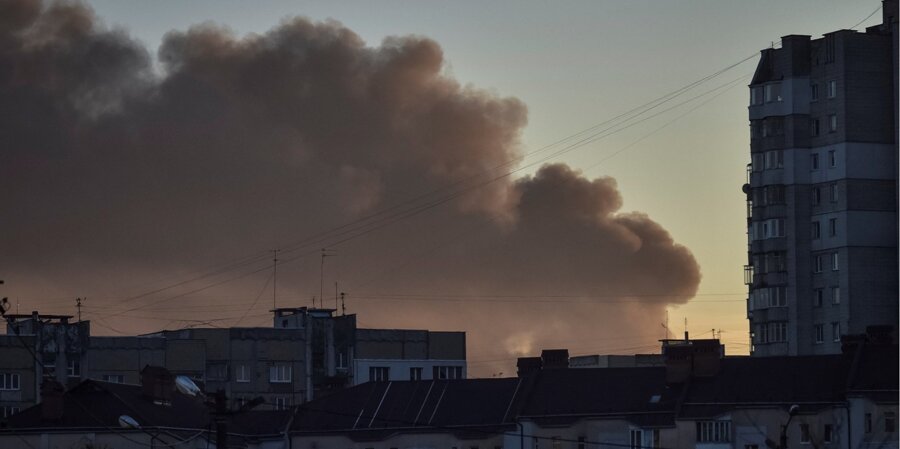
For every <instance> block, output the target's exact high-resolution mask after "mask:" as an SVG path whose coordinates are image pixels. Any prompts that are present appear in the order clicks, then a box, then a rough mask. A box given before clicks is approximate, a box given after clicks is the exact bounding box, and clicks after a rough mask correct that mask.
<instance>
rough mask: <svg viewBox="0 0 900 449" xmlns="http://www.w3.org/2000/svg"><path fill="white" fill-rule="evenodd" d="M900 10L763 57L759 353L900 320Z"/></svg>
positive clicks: (755, 304)
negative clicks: (899, 42)
mask: <svg viewBox="0 0 900 449" xmlns="http://www.w3.org/2000/svg"><path fill="white" fill-rule="evenodd" d="M896 39H897V2H896V1H895V0H892V1H885V2H884V23H883V24H882V25H878V26H873V27H870V28H868V29H867V30H866V32H864V33H861V32H856V31H851V30H841V31H836V32H833V33H828V34H826V35H824V36H823V37H822V38H820V39H810V37H809V36H798V35H791V36H785V37H783V38H782V41H781V43H782V45H781V48H778V49H774V48H772V49H766V50H763V51H762V55H761V58H760V61H759V65H758V67H757V69H756V72H755V74H754V76H753V80H752V82H751V84H750V106H749V116H750V130H751V140H750V142H751V143H750V150H751V163H750V165H748V176H747V178H748V179H747V184H746V185H745V186H744V192H745V193H746V194H747V215H748V217H747V222H748V237H749V250H748V263H747V265H746V266H745V268H744V270H745V283H746V284H747V285H748V287H749V297H748V301H747V315H748V319H749V321H750V334H751V340H752V342H751V343H752V347H751V353H752V354H753V355H757V356H775V355H807V354H835V353H838V352H840V340H841V335H844V334H859V333H863V332H865V329H866V327H867V326H871V325H892V326H896V324H897V313H898V308H897V304H898V288H897V283H898V276H897V272H898V264H897V229H898V221H897V154H898V151H897V128H896V123H897V112H896V106H895V105H896V100H895V99H896V95H897V68H896V64H897V47H896Z"/></svg>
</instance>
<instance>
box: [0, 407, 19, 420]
mask: <svg viewBox="0 0 900 449" xmlns="http://www.w3.org/2000/svg"><path fill="white" fill-rule="evenodd" d="M20 411H21V409H20V408H19V407H17V406H15V405H4V406H2V407H0V412H2V416H0V417H3V418H8V417H10V416H12V415H15V414H16V413H19V412H20Z"/></svg>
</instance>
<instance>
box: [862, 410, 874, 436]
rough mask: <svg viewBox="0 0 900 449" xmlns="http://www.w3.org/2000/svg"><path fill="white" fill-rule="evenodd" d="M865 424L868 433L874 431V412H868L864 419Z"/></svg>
mask: <svg viewBox="0 0 900 449" xmlns="http://www.w3.org/2000/svg"><path fill="white" fill-rule="evenodd" d="M863 425H864V427H865V430H866V433H872V414H871V413H866V415H865V419H864V420H863Z"/></svg>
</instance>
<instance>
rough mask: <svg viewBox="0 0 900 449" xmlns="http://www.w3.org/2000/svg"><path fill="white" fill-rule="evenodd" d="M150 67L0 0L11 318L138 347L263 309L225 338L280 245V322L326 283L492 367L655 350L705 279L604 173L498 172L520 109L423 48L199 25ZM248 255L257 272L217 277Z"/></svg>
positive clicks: (360, 305)
mask: <svg viewBox="0 0 900 449" xmlns="http://www.w3.org/2000/svg"><path fill="white" fill-rule="evenodd" d="M152 61H153V58H152V56H151V55H150V54H149V52H148V51H147V50H146V49H145V48H144V47H143V46H142V45H141V44H140V43H138V42H136V41H134V40H133V39H131V38H130V37H129V36H128V34H127V33H126V32H124V31H121V30H115V29H113V30H110V29H108V28H106V27H104V26H103V25H102V24H100V23H98V21H97V20H96V18H95V17H94V16H93V13H92V12H91V11H90V10H89V9H87V8H86V7H84V6H82V5H78V4H69V3H58V4H57V3H54V4H50V5H42V4H41V3H39V2H36V1H31V0H0V204H2V208H3V211H4V212H3V213H2V214H0V225H2V226H0V228H2V231H3V232H2V234H0V254H2V256H3V257H2V260H0V274H2V276H3V277H4V278H5V280H6V281H7V285H6V289H5V291H4V292H3V294H4V295H5V296H11V297H13V299H16V298H20V300H21V302H22V307H23V308H24V309H26V310H31V309H33V308H41V310H46V311H48V312H70V311H71V308H70V306H69V304H68V303H65V304H64V303H61V302H58V301H61V300H58V301H57V298H74V297H75V296H88V297H89V298H92V299H91V301H92V302H91V303H90V304H93V306H94V307H95V309H93V313H94V314H95V315H94V317H93V318H94V319H95V320H97V322H98V324H100V323H105V325H106V326H108V327H112V328H115V329H124V330H126V331H129V332H137V331H149V330H153V328H154V326H155V327H156V328H159V327H162V326H166V325H168V326H170V327H172V326H177V325H183V324H184V321H166V320H163V321H147V320H148V318H147V317H153V318H154V319H162V318H166V317H171V318H172V320H175V319H178V318H182V317H184V316H185V315H191V316H194V317H195V318H196V319H198V320H200V319H206V318H215V317H222V316H230V317H232V318H233V319H232V320H231V321H227V320H223V321H218V323H219V324H220V325H230V324H234V323H236V322H237V319H238V317H240V316H241V315H246V313H244V312H245V309H247V308H249V307H250V306H251V304H253V303H254V299H257V298H259V297H264V298H265V297H268V298H270V299H262V300H258V299H257V301H255V302H256V305H255V306H254V308H253V310H252V311H250V313H249V315H247V316H245V319H246V321H242V322H241V324H242V325H248V324H256V325H260V324H264V323H267V322H268V321H267V320H266V318H265V316H264V314H265V311H266V310H267V309H268V308H269V307H270V306H271V289H272V285H271V283H270V282H269V281H271V270H270V269H269V268H266V267H267V266H269V265H271V260H270V259H271V257H272V256H271V255H267V251H268V250H269V249H273V248H281V249H283V250H284V251H283V252H282V253H280V255H279V258H280V259H281V262H280V265H279V267H278V277H277V279H278V282H277V288H278V303H279V304H278V305H279V306H290V305H298V306H299V305H309V304H311V302H310V299H309V298H310V297H311V296H313V295H317V296H318V295H320V292H322V291H323V290H324V292H325V295H326V298H327V301H326V302H325V305H326V306H333V305H334V303H333V302H332V301H334V299H333V298H334V289H335V287H334V285H333V284H334V282H339V285H340V287H339V288H340V290H342V291H346V292H347V293H348V295H349V296H347V305H348V311H351V312H355V313H358V314H359V320H360V322H361V323H362V324H363V325H365V326H379V327H415V328H430V329H447V330H466V331H468V332H469V356H470V359H472V360H476V361H479V362H477V363H474V364H473V365H472V368H473V371H474V372H475V373H478V372H479V371H480V372H482V373H486V372H489V371H490V370H492V369H501V368H499V367H501V366H508V365H509V358H510V357H512V356H514V355H517V354H518V353H524V352H532V353H533V352H535V351H538V350H539V349H541V348H542V347H543V348H545V347H569V348H571V349H572V352H573V353H584V352H603V351H610V350H620V351H624V352H634V350H635V349H636V348H642V349H643V350H650V349H652V348H647V345H648V344H650V345H652V342H653V341H654V340H655V339H656V338H658V337H659V336H660V335H661V332H662V331H661V330H659V329H660V328H659V325H658V323H659V322H660V321H661V320H662V313H663V310H664V308H665V306H666V305H668V304H677V303H683V302H685V301H687V300H688V299H689V298H690V297H691V296H692V295H693V294H694V293H695V291H696V288H697V286H698V284H699V280H700V273H699V267H698V265H697V263H696V261H695V260H694V258H693V256H692V255H691V253H690V251H688V250H687V249H686V248H684V247H683V246H680V245H678V244H677V243H675V242H674V241H673V240H672V238H671V237H670V236H669V234H668V232H667V231H666V230H665V229H663V228H662V227H661V226H660V225H659V224H657V223H655V222H653V221H652V220H651V219H650V218H649V217H647V216H646V215H644V214H641V213H623V212H620V208H621V207H622V197H621V195H620V194H619V192H618V190H617V188H616V184H615V181H614V180H613V179H610V178H601V179H595V180H590V179H586V178H584V177H583V176H581V174H580V173H579V172H577V171H576V170H573V169H570V168H568V167H567V166H565V165H547V166H544V167H542V168H541V169H540V170H538V171H537V172H536V173H535V174H534V175H533V176H526V177H520V178H518V179H516V178H515V177H513V176H508V177H502V176H498V174H502V173H503V172H504V171H508V170H509V169H510V166H509V165H507V162H508V161H513V160H516V158H517V157H518V156H520V155H521V151H522V149H521V148H520V142H519V136H520V132H521V130H522V128H523V127H524V126H525V124H526V116H527V111H526V107H525V105H524V104H523V103H522V102H520V101H518V100H517V99H515V98H501V97H498V96H497V95H495V94H491V93H489V92H486V91H484V90H480V89H477V88H474V87H470V86H461V85H460V84H459V83H457V82H456V81H455V80H454V79H452V78H451V77H449V76H447V75H446V74H445V73H444V72H443V67H444V59H443V55H442V51H441V48H440V46H439V45H438V44H437V43H435V42H434V41H431V40H429V39H427V38H423V37H418V36H409V37H391V38H387V39H385V40H384V41H383V42H382V43H381V45H379V46H377V47H371V46H367V45H366V44H365V43H364V42H363V41H362V40H361V39H360V38H359V36H357V35H356V34H354V33H353V32H352V31H351V30H349V29H347V28H344V27H343V26H342V25H340V24H339V23H336V22H312V21H310V20H307V19H302V18H296V19H290V20H286V21H284V22H283V23H282V24H280V25H279V26H277V27H275V28H273V29H272V30H271V31H269V32H267V33H265V34H263V35H251V36H246V37H240V38H239V37H236V36H234V35H232V34H231V33H230V32H229V31H227V30H225V29H222V28H218V27H215V26H212V25H202V26H197V27H194V28H191V29H190V30H188V31H186V32H176V31H173V32H171V33H169V34H168V35H167V36H166V37H165V39H164V42H163V44H162V46H161V48H160V49H159V52H158V61H159V64H158V70H155V69H154V64H153V63H152ZM491 179H493V181H491V182H488V180H491ZM385 211H388V212H387V213H384V212H385ZM346 223H363V224H365V226H366V227H355V228H354V227H352V226H351V227H346V228H339V226H341V225H344V224H346ZM342 230H343V231H342ZM325 231H331V232H330V233H326V234H322V233H323V232H325ZM316 235H323V238H322V239H321V240H315V241H314V240H306V239H308V238H309V237H310V236H316ZM302 242H306V243H309V245H307V246H305V247H304V246H302V245H293V246H292V243H302ZM326 246H327V247H328V248H330V249H332V250H334V252H335V253H336V256H334V257H332V258H329V259H326V260H325V261H324V262H323V260H322V259H321V258H320V255H319V254H318V249H319V248H321V247H326ZM248 254H249V255H252V254H263V255H264V256H260V257H259V258H258V259H255V260H256V262H257V263H258V264H257V265H252V264H244V265H239V266H237V267H227V266H225V264H226V263H227V262H228V261H232V260H235V258H236V257H238V256H243V255H248ZM300 256H304V257H300ZM256 267H262V269H261V270H258V272H255V273H251V272H252V271H253V270H255V268H256ZM323 267H324V268H323ZM320 269H323V270H325V271H322V272H321V273H320ZM211 270H212V271H214V270H220V272H219V274H217V275H216V276H214V277H209V278H204V279H200V280H197V281H194V282H190V283H186V284H184V285H182V286H179V287H178V288H175V289H169V290H165V291H162V292H158V293H154V294H149V295H146V296H142V297H140V298H139V299H128V298H133V297H134V296H136V295H137V294H139V293H142V292H150V291H152V290H154V289H156V288H158V287H160V286H165V285H171V284H173V283H175V282H178V281H179V280H183V279H191V278H192V276H195V275H197V273H203V272H209V271H211ZM248 270H249V271H248ZM248 273H249V274H248ZM228 276H232V277H234V278H235V279H232V280H230V281H228V282H222V283H221V284H220V285H217V286H215V287H214V288H206V289H203V288H202V287H204V286H209V285H211V284H213V283H217V282H219V281H225V280H229V278H228ZM323 284H324V285H323ZM194 290H196V291H194ZM188 293H190V294H188ZM175 295H180V296H178V297H174V296H175ZM264 295H267V296H264ZM53 301H57V302H55V303H54V302H53ZM176 305H177V306H178V307H181V309H180V310H176V309H177V308H176V307H175V306H176ZM204 306H205V307H206V308H204ZM63 307H66V309H63ZM134 307H141V309H140V310H131V311H128V312H123V311H127V310H129V309H132V308H134ZM88 310H89V311H90V310H91V309H90V308H88ZM116 311H120V312H123V313H122V314H120V315H115V312H116ZM104 314H105V315H104ZM114 315H115V316H114ZM88 317H91V315H90V314H89V315H88ZM142 317H143V318H142ZM160 317H162V318H160ZM248 317H249V318H248ZM104 320H105V321H104ZM179 323H180V324H179ZM95 329H96V330H99V331H102V327H98V326H95ZM481 361H486V362H485V363H483V364H482V365H479V363H482V362H481ZM493 362H497V364H496V367H498V368H494V367H493V366H492V367H491V368H488V366H489V365H490V363H493Z"/></svg>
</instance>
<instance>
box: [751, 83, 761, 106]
mask: <svg viewBox="0 0 900 449" xmlns="http://www.w3.org/2000/svg"><path fill="white" fill-rule="evenodd" d="M760 104H763V88H762V86H756V87H751V88H750V105H751V106H756V105H760Z"/></svg>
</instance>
